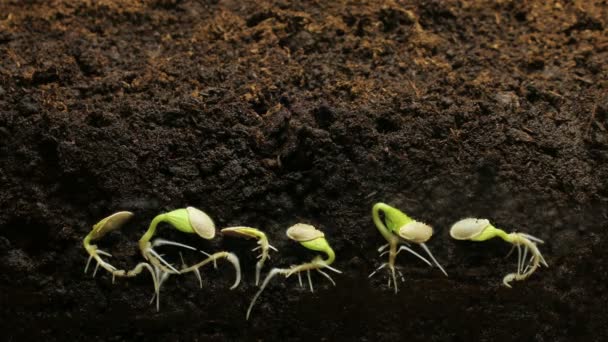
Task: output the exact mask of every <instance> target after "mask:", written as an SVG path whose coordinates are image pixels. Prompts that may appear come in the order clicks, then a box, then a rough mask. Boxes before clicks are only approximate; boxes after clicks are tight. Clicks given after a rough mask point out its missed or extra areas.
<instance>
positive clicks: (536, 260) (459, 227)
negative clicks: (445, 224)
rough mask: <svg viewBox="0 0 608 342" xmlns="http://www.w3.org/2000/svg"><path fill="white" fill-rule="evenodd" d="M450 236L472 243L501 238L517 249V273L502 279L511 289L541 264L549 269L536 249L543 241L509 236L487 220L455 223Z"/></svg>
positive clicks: (471, 219) (528, 237)
mask: <svg viewBox="0 0 608 342" xmlns="http://www.w3.org/2000/svg"><path fill="white" fill-rule="evenodd" d="M450 235H451V236H452V237H453V238H454V239H456V240H470V241H486V240H489V239H492V238H494V237H500V238H501V239H503V240H505V241H506V242H508V243H510V244H513V246H514V247H517V272H515V273H509V274H507V275H506V276H505V277H504V278H503V279H502V283H503V284H504V285H505V286H507V287H509V288H510V287H511V284H510V283H511V282H512V281H513V280H524V279H526V278H528V277H529V276H530V275H532V273H534V271H536V269H537V268H539V267H540V266H541V264H542V265H544V266H545V267H549V265H548V264H547V262H546V261H545V258H544V257H543V256H542V254H540V251H539V250H538V247H536V244H537V243H539V244H541V243H544V241H543V240H541V239H539V238H536V237H534V236H532V235H528V234H524V233H516V232H513V233H509V234H507V233H506V232H505V231H504V230H502V229H499V228H496V227H494V226H493V225H492V224H490V221H488V220H486V219H477V218H466V219H464V220H460V221H458V222H456V223H454V225H453V226H452V228H451V229H450ZM522 246H523V253H522ZM528 253H530V254H531V256H530V259H528Z"/></svg>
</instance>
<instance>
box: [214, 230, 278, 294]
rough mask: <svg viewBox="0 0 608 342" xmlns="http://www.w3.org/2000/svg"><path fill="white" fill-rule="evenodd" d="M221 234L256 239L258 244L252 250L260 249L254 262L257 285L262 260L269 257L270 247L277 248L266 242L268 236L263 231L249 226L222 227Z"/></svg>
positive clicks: (256, 283) (262, 263)
mask: <svg viewBox="0 0 608 342" xmlns="http://www.w3.org/2000/svg"><path fill="white" fill-rule="evenodd" d="M222 234H224V235H228V236H234V237H240V238H245V239H252V238H253V239H256V240H258V242H257V243H258V245H259V246H257V247H255V248H254V249H252V250H251V251H252V252H255V251H257V250H258V249H261V252H262V254H260V255H258V259H260V260H258V262H257V263H256V264H255V286H258V285H259V283H260V273H261V272H262V267H264V262H266V259H270V255H269V250H270V249H272V250H274V251H275V252H277V251H278V250H277V249H276V248H274V247H273V246H272V245H271V244H270V243H268V237H266V234H264V232H262V231H260V230H259V229H256V228H251V227H228V228H224V229H222Z"/></svg>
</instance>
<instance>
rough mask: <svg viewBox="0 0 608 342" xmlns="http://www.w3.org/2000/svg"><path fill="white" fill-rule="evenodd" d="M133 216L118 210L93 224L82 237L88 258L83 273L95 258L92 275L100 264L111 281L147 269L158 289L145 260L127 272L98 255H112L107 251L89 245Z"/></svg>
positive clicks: (151, 269)
mask: <svg viewBox="0 0 608 342" xmlns="http://www.w3.org/2000/svg"><path fill="white" fill-rule="evenodd" d="M132 217H133V213H131V212H129V211H119V212H117V213H114V214H112V215H110V216H108V217H106V218H104V219H102V220H101V221H99V222H98V223H97V224H95V225H94V226H93V229H92V230H91V232H90V233H89V234H88V235H87V236H86V237H85V238H84V240H83V245H84V248H85V249H86V251H87V253H89V260H88V261H87V265H86V266H85V268H84V273H87V270H88V269H89V265H90V263H91V260H93V259H95V261H96V262H97V266H95V270H94V271H93V277H95V275H96V274H97V270H98V269H99V267H100V266H101V267H102V268H103V269H105V270H106V271H108V272H110V273H111V274H112V283H114V280H115V279H116V277H134V276H136V275H138V274H139V273H141V272H142V271H143V270H144V269H147V270H148V271H149V272H150V274H151V275H152V280H153V281H154V289H155V290H156V289H158V287H159V284H158V281H157V279H156V276H155V273H154V269H153V268H152V266H150V264H148V263H146V262H141V263H139V264H137V265H136V266H135V268H133V269H132V270H131V271H129V272H127V271H125V270H118V269H116V267H114V266H112V265H111V264H109V263H107V262H106V261H104V260H103V259H102V258H101V257H100V255H103V256H107V257H112V254H110V253H108V252H104V251H102V250H100V249H99V248H97V245H91V241H94V240H98V239H100V238H102V237H104V236H105V235H107V234H108V233H110V232H111V231H113V230H117V229H119V228H120V227H122V226H123V225H124V224H125V223H126V222H127V221H129V220H130V219H131V218H132Z"/></svg>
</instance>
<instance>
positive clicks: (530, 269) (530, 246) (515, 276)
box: [503, 233, 546, 287]
mask: <svg viewBox="0 0 608 342" xmlns="http://www.w3.org/2000/svg"><path fill="white" fill-rule="evenodd" d="M509 239H510V240H511V242H512V243H513V244H516V245H523V246H524V248H526V250H530V253H531V254H532V257H531V259H530V261H529V265H527V266H526V267H525V268H524V269H523V270H520V269H519V268H518V270H517V272H515V273H509V274H507V275H506V276H505V277H504V278H503V284H504V285H505V286H507V287H511V284H510V282H511V281H513V280H517V281H519V280H524V279H526V278H528V277H529V276H530V275H532V273H534V272H535V271H536V269H537V268H538V267H540V264H541V263H544V258H543V256H542V254H541V253H540V251H539V250H538V247H536V244H535V243H534V242H532V241H530V239H528V237H527V236H526V234H521V233H511V234H509ZM524 258H525V257H524ZM524 262H525V260H522V262H521V264H522V266H523V263H524ZM545 264H546V263H545ZM518 266H519V265H518Z"/></svg>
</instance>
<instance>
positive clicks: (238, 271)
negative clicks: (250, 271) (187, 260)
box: [179, 252, 241, 290]
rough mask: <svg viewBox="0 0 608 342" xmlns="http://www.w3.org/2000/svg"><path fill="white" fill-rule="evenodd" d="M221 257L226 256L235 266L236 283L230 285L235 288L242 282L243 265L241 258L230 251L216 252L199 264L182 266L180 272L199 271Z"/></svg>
mask: <svg viewBox="0 0 608 342" xmlns="http://www.w3.org/2000/svg"><path fill="white" fill-rule="evenodd" d="M221 258H225V259H226V260H228V261H229V262H230V263H231V264H232V265H233V266H234V270H235V272H236V279H235V280H234V284H232V286H231V287H230V289H231V290H233V289H235V288H236V287H237V286H238V285H239V283H240V282H241V265H240V263H239V259H238V258H237V256H236V255H234V254H233V253H229V252H217V253H214V254H212V255H211V256H209V257H208V258H207V259H205V260H203V261H201V262H199V263H197V264H194V265H192V266H189V267H186V268H182V269H181V270H180V271H179V273H180V274H183V273H188V272H194V271H198V269H199V268H201V267H203V266H205V265H207V264H208V263H210V262H215V261H216V260H218V259H221Z"/></svg>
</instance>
